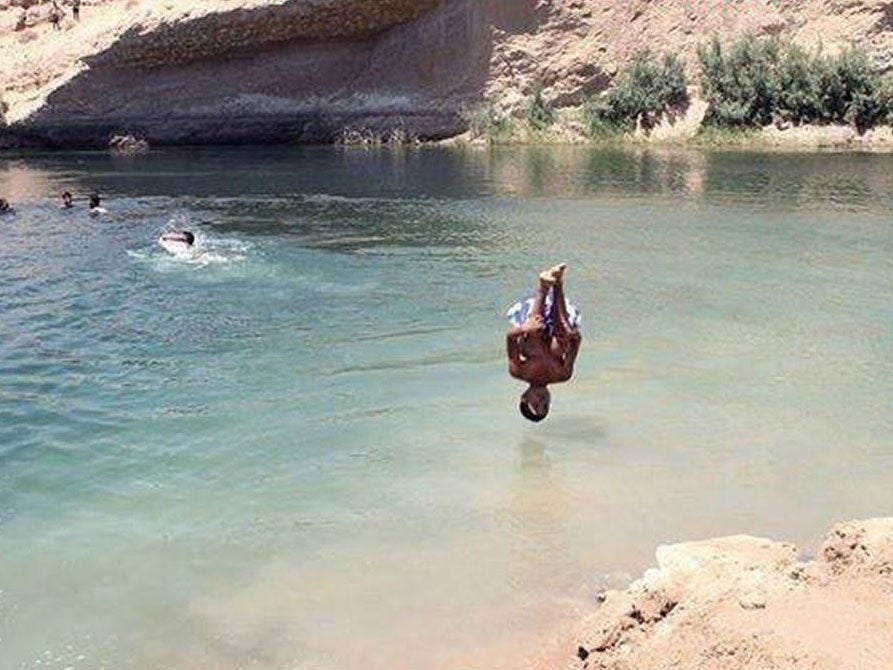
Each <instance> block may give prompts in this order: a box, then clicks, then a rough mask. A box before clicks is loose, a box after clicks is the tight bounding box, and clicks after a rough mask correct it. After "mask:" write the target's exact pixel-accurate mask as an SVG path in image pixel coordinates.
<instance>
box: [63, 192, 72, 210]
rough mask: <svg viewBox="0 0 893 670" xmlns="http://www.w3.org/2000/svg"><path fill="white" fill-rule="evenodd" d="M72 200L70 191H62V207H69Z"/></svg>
mask: <svg viewBox="0 0 893 670" xmlns="http://www.w3.org/2000/svg"><path fill="white" fill-rule="evenodd" d="M72 202H73V198H72V197H71V193H69V192H68V191H64V192H63V193H62V206H63V207H66V208H67V207H71V206H72Z"/></svg>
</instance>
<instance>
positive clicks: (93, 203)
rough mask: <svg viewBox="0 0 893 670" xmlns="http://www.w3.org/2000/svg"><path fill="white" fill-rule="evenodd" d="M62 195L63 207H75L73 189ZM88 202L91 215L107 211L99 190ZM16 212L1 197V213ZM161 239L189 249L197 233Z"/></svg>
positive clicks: (169, 234)
mask: <svg viewBox="0 0 893 670" xmlns="http://www.w3.org/2000/svg"><path fill="white" fill-rule="evenodd" d="M61 197H62V209H74V207H75V205H74V196H73V195H72V194H71V191H63V192H62V196H61ZM87 202H88V205H87V211H88V212H89V213H90V216H99V215H100V214H104V213H105V212H106V211H107V210H106V209H105V208H103V206H102V196H101V195H99V192H98V191H93V192H91V193H90V195H89V196H88V199H87ZM14 212H15V209H14V208H13V206H12V205H11V204H10V203H9V201H8V200H7V199H6V198H0V215H3V214H13V213H14ZM159 241H160V242H162V243H165V242H166V243H169V244H171V243H173V244H174V245H181V248H184V249H189V248H192V247H193V246H194V245H195V234H194V233H192V232H191V231H188V230H171V231H168V232H166V233H164V234H162V236H161V238H160V239H159Z"/></svg>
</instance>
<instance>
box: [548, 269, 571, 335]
mask: <svg viewBox="0 0 893 670" xmlns="http://www.w3.org/2000/svg"><path fill="white" fill-rule="evenodd" d="M564 269H565V266H563V265H556V266H555V267H554V268H552V272H553V275H554V276H555V286H554V289H553V290H554V293H553V294H552V323H554V324H555V328H556V330H558V331H560V332H563V333H565V334H567V333H571V332H573V330H574V327H573V326H572V325H571V321H570V317H569V316H568V313H567V303H566V302H565V298H564Z"/></svg>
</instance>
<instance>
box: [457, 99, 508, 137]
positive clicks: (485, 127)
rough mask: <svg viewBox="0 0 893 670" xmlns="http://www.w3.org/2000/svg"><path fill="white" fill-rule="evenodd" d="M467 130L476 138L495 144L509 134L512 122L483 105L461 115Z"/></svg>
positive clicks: (488, 106)
mask: <svg viewBox="0 0 893 670" xmlns="http://www.w3.org/2000/svg"><path fill="white" fill-rule="evenodd" d="M463 116H464V119H465V123H466V124H468V130H469V131H470V132H471V135H472V136H473V137H476V138H483V139H486V140H487V141H488V142H497V141H499V140H500V139H503V138H505V137H507V136H508V135H510V134H511V132H512V122H511V119H509V118H508V117H506V116H504V115H502V114H500V113H499V112H497V111H496V110H495V109H494V108H493V107H492V106H490V105H487V104H483V105H479V106H477V107H474V108H472V109H470V110H466V111H465V112H464V113H463Z"/></svg>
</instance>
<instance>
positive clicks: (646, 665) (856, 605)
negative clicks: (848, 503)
mask: <svg viewBox="0 0 893 670" xmlns="http://www.w3.org/2000/svg"><path fill="white" fill-rule="evenodd" d="M657 563H658V567H657V568H654V569H652V570H649V571H648V572H646V573H645V575H644V576H643V577H642V579H640V580H638V581H637V582H634V583H633V584H632V585H631V586H630V587H629V588H628V589H627V590H625V591H611V592H608V593H606V594H604V595H603V596H602V597H601V601H602V602H601V604H600V605H599V607H598V609H597V611H596V612H595V614H593V615H592V616H591V617H590V618H589V619H588V620H587V621H585V622H584V623H583V624H582V626H581V627H580V631H579V633H578V634H577V636H576V638H575V639H574V640H573V642H572V643H569V644H567V645H566V647H567V658H568V666H567V667H569V668H576V669H577V670H582V669H586V670H595V669H600V668H601V669H611V670H633V669H635V670H652V669H655V670H656V669H657V668H677V667H678V668H688V669H690V670H699V669H700V670H708V669H710V670H712V669H716V670H720V669H722V670H736V669H739V668H740V669H744V668H761V669H763V670H773V669H782V668H785V669H787V668H813V669H816V670H826V669H827V670H847V669H852V670H856V669H857V668H858V669H860V670H882V669H884V668H888V667H889V662H890V659H893V597H891V594H893V518H880V519H870V520H866V521H853V522H849V523H845V524H839V525H837V526H835V527H834V528H833V529H832V530H831V532H830V533H829V534H828V536H827V538H826V539H825V542H824V543H823V544H822V546H821V548H820V550H819V552H818V556H817V557H816V559H815V560H813V561H801V560H799V559H798V554H797V550H796V548H795V547H794V546H793V545H790V544H785V543H781V542H772V541H770V540H765V539H761V538H756V537H750V536H743V535H742V536H735V537H727V538H721V539H717V540H707V541H704V542H689V543H684V544H676V545H670V546H663V547H660V548H659V549H658V550H657ZM572 658H573V660H570V659H572Z"/></svg>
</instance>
